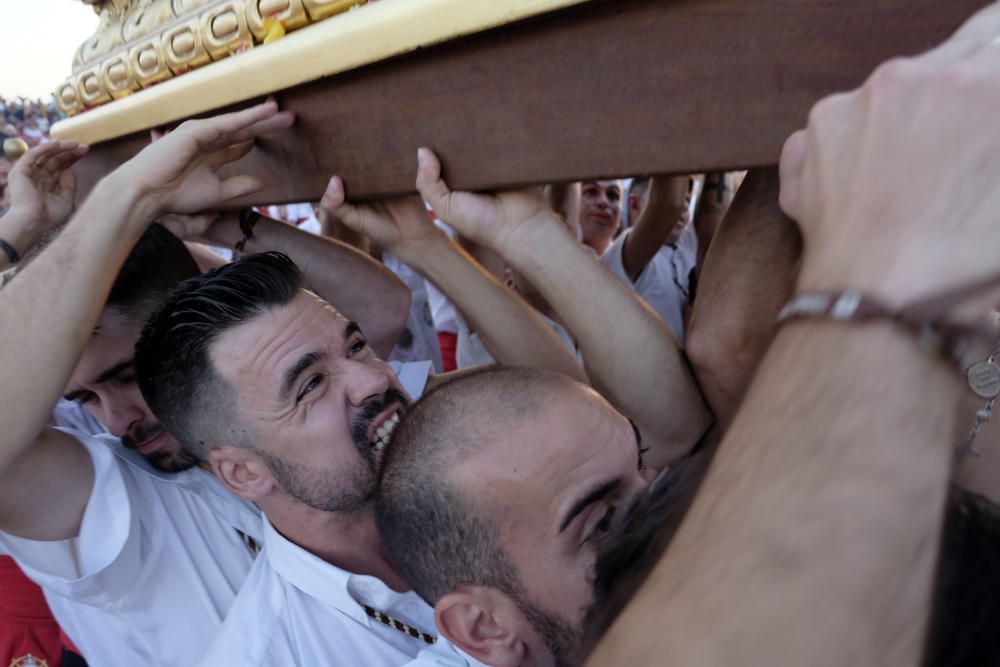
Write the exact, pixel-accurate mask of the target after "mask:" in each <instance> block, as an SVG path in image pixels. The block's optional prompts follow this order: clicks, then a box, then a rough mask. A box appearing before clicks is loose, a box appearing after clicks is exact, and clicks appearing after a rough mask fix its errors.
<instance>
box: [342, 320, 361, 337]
mask: <svg viewBox="0 0 1000 667" xmlns="http://www.w3.org/2000/svg"><path fill="white" fill-rule="evenodd" d="M356 333H361V327H360V326H359V325H358V323H357V322H354V321H353V320H352V321H351V322H348V323H347V326H345V327H344V340H347V339H348V338H350V337H351V336H353V335H354V334H356Z"/></svg>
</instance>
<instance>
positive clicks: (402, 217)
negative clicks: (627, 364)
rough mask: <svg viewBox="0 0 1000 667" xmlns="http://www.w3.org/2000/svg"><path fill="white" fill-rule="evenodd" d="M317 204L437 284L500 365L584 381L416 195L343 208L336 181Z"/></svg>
mask: <svg viewBox="0 0 1000 667" xmlns="http://www.w3.org/2000/svg"><path fill="white" fill-rule="evenodd" d="M321 206H323V207H326V208H328V209H329V210H330V212H331V213H334V214H335V215H336V216H337V217H339V218H340V219H341V220H342V221H343V222H344V223H345V224H346V225H348V226H349V227H351V228H352V229H354V230H356V231H358V232H360V233H363V234H365V235H366V236H368V237H370V238H372V239H373V240H374V241H376V242H378V244H379V245H381V246H382V247H383V248H386V249H387V250H389V251H390V252H392V253H393V254H394V255H396V256H397V257H399V258H400V259H402V260H403V261H404V262H406V263H407V264H409V265H410V266H412V267H413V268H414V269H416V270H417V271H418V272H420V273H421V274H422V275H423V276H424V277H425V278H427V279H428V280H430V281H431V282H433V283H434V284H435V285H437V287H438V289H440V290H441V291H442V292H444V294H445V295H446V296H447V297H448V298H449V299H450V300H451V302H452V303H454V304H455V306H456V307H457V308H458V309H459V310H460V311H461V312H462V314H463V315H464V316H465V317H466V319H468V320H469V322H470V324H471V325H472V326H473V327H475V329H476V331H478V332H479V335H480V337H482V339H483V342H484V343H485V344H486V347H487V349H488V350H489V351H490V353H491V354H492V355H493V357H494V358H495V359H496V360H497V361H499V362H500V363H503V364H510V365H516V366H534V367H536V368H545V369H548V370H553V371H556V372H559V373H563V374H565V375H569V376H570V377H573V378H576V379H578V380H581V381H584V382H586V375H585V374H584V372H583V369H581V368H580V365H579V364H578V363H577V361H576V358H575V357H574V356H573V355H572V353H571V352H570V351H569V350H568V349H567V348H566V346H565V345H563V344H562V342H561V341H560V340H559V337H558V336H556V334H555V332H553V331H552V329H551V328H550V327H549V325H548V324H546V322H545V320H543V319H542V317H541V316H540V315H539V314H538V313H537V312H536V311H535V310H534V309H533V308H532V307H531V306H529V305H528V304H527V303H525V302H524V300H522V299H521V298H520V297H519V296H517V295H516V294H514V293H513V292H511V291H510V290H508V289H505V288H504V287H503V286H502V285H501V284H500V283H499V282H498V281H497V280H496V279H495V278H494V277H493V276H491V275H489V274H488V273H487V272H486V271H485V270H484V269H483V268H482V267H480V266H479V265H478V264H476V262H475V260H473V259H472V257H470V256H469V255H468V253H466V252H465V251H464V250H462V248H460V247H459V246H458V244H457V243H456V242H455V241H453V240H452V239H451V238H449V237H448V235H447V234H445V233H444V232H443V231H441V230H440V229H438V228H437V227H436V226H435V225H434V223H433V222H432V221H431V219H430V217H428V215H427V211H426V209H425V208H424V204H423V202H422V201H421V200H420V198H419V197H404V198H399V199H394V200H389V201H386V202H383V203H379V204H362V205H351V204H346V203H344V190H343V184H342V181H340V179H339V178H335V179H334V181H333V187H332V188H331V189H329V190H327V194H326V196H324V198H323V200H322V202H321ZM446 375H447V374H446Z"/></svg>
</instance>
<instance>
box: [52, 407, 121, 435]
mask: <svg viewBox="0 0 1000 667" xmlns="http://www.w3.org/2000/svg"><path fill="white" fill-rule="evenodd" d="M51 422H52V425H53V426H60V427H62V428H68V429H71V430H74V431H82V432H83V433H89V434H91V435H101V434H103V433H107V432H108V429H106V428H104V426H103V425H102V424H101V422H99V421H97V420H96V419H94V416H93V415H92V414H90V411H89V410H87V408H85V407H83V406H82V405H80V404H79V403H77V402H76V401H67V400H66V399H64V398H60V399H59V402H58V403H56V407H55V409H54V410H52V419H51Z"/></svg>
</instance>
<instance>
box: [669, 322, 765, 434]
mask: <svg viewBox="0 0 1000 667" xmlns="http://www.w3.org/2000/svg"><path fill="white" fill-rule="evenodd" d="M691 324H692V326H691V327H690V328H689V329H688V332H687V338H686V344H685V350H686V353H687V357H688V362H689V363H690V364H691V370H692V373H693V374H694V377H695V380H696V381H697V382H698V384H699V385H700V386H701V390H702V394H703V395H704V397H705V401H706V402H707V403H708V407H709V409H710V410H711V412H712V413H713V414H714V415H715V419H716V421H717V422H719V423H720V424H723V425H724V424H727V423H728V422H729V421H730V420H731V418H732V417H733V415H734V414H735V412H736V409H737V408H738V407H739V403H740V401H741V400H742V398H743V392H744V391H745V389H746V386H747V385H748V384H749V381H750V377H751V375H752V374H753V371H754V368H755V367H756V363H757V357H758V350H757V348H758V343H759V342H760V341H759V338H758V337H755V336H753V335H751V333H750V332H747V331H744V330H742V329H739V328H737V329H726V328H725V327H719V326H717V325H701V324H700V323H698V322H696V321H692V323H691Z"/></svg>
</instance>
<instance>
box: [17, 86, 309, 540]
mask: <svg viewBox="0 0 1000 667" xmlns="http://www.w3.org/2000/svg"><path fill="white" fill-rule="evenodd" d="M291 120H292V119H291V116H290V115H288V114H283V113H278V112H277V106H276V105H275V104H274V103H266V104H263V105H259V106H256V107H252V108H250V109H247V110H245V111H241V112H237V113H232V114H226V115H223V116H218V117H215V118H211V119H207V120H199V121H191V122H189V123H185V124H184V125H182V126H181V128H179V129H178V130H176V131H175V132H173V133H172V134H171V135H170V136H169V137H167V138H165V139H163V140H162V141H158V142H156V143H155V144H153V145H152V146H149V147H148V148H146V149H145V150H143V151H142V152H141V153H139V154H138V155H137V156H136V157H134V158H133V159H132V160H130V161H129V162H127V163H125V164H124V165H122V166H121V167H119V168H118V169H117V170H115V171H114V172H112V174H110V175H109V176H108V177H106V178H105V179H104V180H102V181H101V182H100V183H99V184H98V185H97V186H96V187H95V189H94V191H93V192H92V193H91V195H90V196H89V197H88V198H87V201H86V202H85V203H84V204H83V206H82V207H81V208H80V210H79V211H77V213H76V215H74V216H73V218H72V220H71V221H70V222H69V224H67V226H66V228H65V229H64V230H63V232H62V233H61V234H60V235H59V236H58V237H57V238H56V239H55V240H54V241H53V242H52V244H51V245H50V246H49V247H48V248H46V249H45V251H44V252H42V253H41V254H40V255H39V256H38V257H37V258H36V260H35V261H34V262H32V263H31V264H30V265H29V266H27V267H26V268H25V269H24V271H23V272H22V273H21V274H20V275H19V276H18V277H17V278H16V279H15V280H13V281H12V282H11V283H10V284H9V285H8V286H7V287H6V288H4V289H3V290H2V291H0V311H2V312H3V313H4V317H3V318H0V341H2V343H0V362H2V365H3V367H4V368H5V372H4V373H3V376H2V378H0V423H2V424H3V425H4V428H3V432H2V433H0V489H2V492H0V529H5V530H10V531H11V532H20V533H21V534H24V533H25V531H26V530H27V531H28V532H29V534H30V535H32V536H35V537H36V539H63V538H65V537H70V536H72V535H75V534H76V530H77V528H78V526H79V521H80V519H81V516H82V508H83V505H84V504H85V502H86V498H87V496H88V494H89V489H90V485H91V484H92V469H91V466H90V464H89V459H88V458H87V456H86V454H85V453H82V454H81V449H80V447H78V446H72V442H67V440H66V438H62V437H60V436H57V435H52V432H50V431H46V432H44V433H45V435H43V436H42V437H41V443H40V445H41V446H39V447H35V448H32V444H34V443H35V442H36V441H37V440H39V433H43V427H44V426H45V424H46V422H47V420H48V418H49V414H50V412H51V411H52V407H53V406H54V405H55V403H56V400H57V399H58V397H59V394H60V392H61V391H62V389H63V388H64V387H65V385H66V382H67V380H68V378H69V376H70V374H71V373H72V370H73V368H74V366H75V365H76V363H77V360H78V358H79V356H80V353H81V351H82V350H83V347H84V345H85V344H86V343H87V340H88V339H89V338H90V336H91V333H92V331H93V328H94V325H95V323H96V322H97V321H98V318H99V317H100V314H101V311H102V310H103V308H104V303H105V300H106V299H107V296H108V293H109V291H110V289H111V285H112V283H113V282H114V279H115V276H116V274H117V272H118V269H119V268H120V267H121V265H122V264H123V263H124V261H125V258H126V257H127V255H128V253H129V252H130V251H131V249H132V247H133V245H134V244H135V242H136V240H137V239H138V238H139V236H140V235H141V234H142V232H143V230H144V229H145V228H146V226H147V225H148V224H149V223H150V222H151V221H152V220H154V219H156V218H157V217H159V216H160V215H162V214H164V213H166V212H168V211H177V212H179V213H193V212H197V211H200V210H203V209H207V208H214V207H217V206H220V205H222V204H224V203H225V202H228V201H230V200H232V199H236V198H237V197H240V196H243V195H246V194H250V193H252V192H256V191H257V190H259V189H260V187H261V185H260V183H259V182H258V181H257V180H256V179H253V178H250V177H246V176H233V177H231V178H228V179H225V180H223V179H221V178H220V177H219V176H217V174H216V172H217V170H218V169H219V168H220V167H221V166H222V165H224V164H227V163H229V162H232V161H234V160H237V159H239V158H240V157H242V156H243V155H245V154H247V153H248V152H249V151H250V150H252V149H253V137H254V136H255V135H256V134H257V133H259V132H263V131H266V130H269V129H274V128H277V127H283V126H287V125H289V124H290V123H291ZM39 480H44V484H45V487H46V492H45V493H44V494H39V493H37V485H38V483H39ZM39 517H44V521H39ZM33 530H37V531H44V532H30V531H33Z"/></svg>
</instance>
